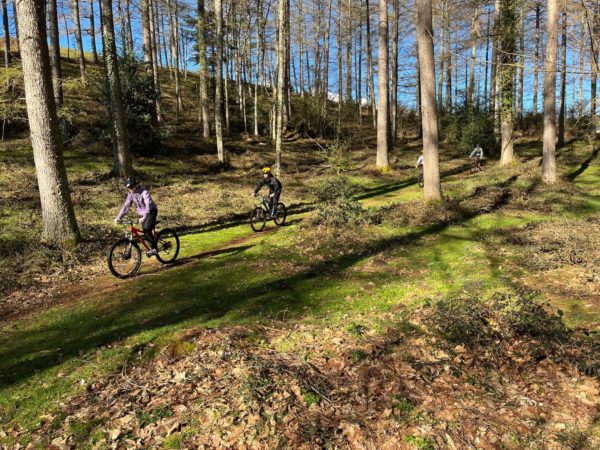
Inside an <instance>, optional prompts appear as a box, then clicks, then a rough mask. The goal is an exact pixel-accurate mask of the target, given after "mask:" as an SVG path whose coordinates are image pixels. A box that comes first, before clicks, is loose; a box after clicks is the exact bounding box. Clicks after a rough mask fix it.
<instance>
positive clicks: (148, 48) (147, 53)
mask: <svg viewBox="0 0 600 450" xmlns="http://www.w3.org/2000/svg"><path fill="white" fill-rule="evenodd" d="M148 1H149V0H142V4H141V15H142V17H141V19H142V38H143V52H144V65H145V66H146V75H147V76H148V78H149V79H150V80H152V86H153V87H154V86H156V83H155V80H154V70H153V66H154V62H153V59H154V56H153V54H152V34H151V32H150V4H149V3H148ZM150 103H151V105H150V111H151V115H152V118H151V121H152V126H153V127H158V126H159V121H158V115H157V113H156V103H155V101H154V100H150Z"/></svg>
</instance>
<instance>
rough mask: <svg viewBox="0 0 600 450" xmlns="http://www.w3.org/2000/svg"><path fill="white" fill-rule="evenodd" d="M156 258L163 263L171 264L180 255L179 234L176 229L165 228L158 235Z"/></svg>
mask: <svg viewBox="0 0 600 450" xmlns="http://www.w3.org/2000/svg"><path fill="white" fill-rule="evenodd" d="M156 240H157V243H156V252H157V253H156V258H157V259H158V260H159V261H160V262H161V263H163V264H171V263H173V262H174V261H175V260H176V259H177V255H179V236H178V235H177V233H176V232H175V231H174V230H171V229H169V228H165V229H164V230H161V231H160V232H159V233H158V236H157V237H156Z"/></svg>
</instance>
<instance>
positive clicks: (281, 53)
mask: <svg viewBox="0 0 600 450" xmlns="http://www.w3.org/2000/svg"><path fill="white" fill-rule="evenodd" d="M286 9H287V0H279V11H278V20H277V98H276V102H275V114H276V123H275V174H276V175H277V176H280V175H281V150H282V148H281V147H282V145H283V108H284V104H283V103H284V98H283V97H284V92H285V66H286V61H285V45H286V38H285V12H286ZM340 101H341V99H340Z"/></svg>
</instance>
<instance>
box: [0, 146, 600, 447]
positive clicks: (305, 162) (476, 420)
mask: <svg viewBox="0 0 600 450" xmlns="http://www.w3.org/2000/svg"><path fill="white" fill-rule="evenodd" d="M313 145H314V144H313V143H311V142H297V143H289V144H288V145H287V147H288V148H287V149H286V161H287V165H286V168H285V170H284V173H285V175H284V176H283V177H282V179H283V183H284V186H285V191H284V197H283V200H284V201H285V202H286V203H288V205H289V206H290V212H291V214H290V217H289V222H288V224H287V225H286V226H285V227H283V228H280V229H275V228H274V227H273V225H270V226H269V229H268V231H267V232H263V233H258V234H257V233H253V232H252V230H251V229H250V227H249V225H248V223H247V222H246V220H245V219H246V217H247V215H248V213H249V211H250V209H251V207H252V205H253V200H252V199H251V198H250V197H249V193H250V192H251V190H252V187H253V185H254V183H255V181H256V178H257V175H256V173H257V169H258V168H259V167H260V165H261V164H263V163H267V162H268V161H269V154H268V153H267V152H266V151H265V150H264V147H263V146H261V145H259V144H257V145H256V147H253V146H252V145H247V146H242V144H240V150H239V151H238V153H237V154H236V155H235V157H234V158H232V167H231V168H230V169H228V170H227V171H224V172H220V171H217V170H216V169H215V167H214V164H213V163H212V159H213V156H212V155H208V154H190V153H189V151H188V150H186V149H180V150H173V151H172V152H170V153H169V154H168V155H163V156H157V157H155V158H151V159H140V160H138V161H137V166H138V167H139V169H140V172H141V173H142V176H143V177H144V179H145V180H147V182H148V184H149V185H150V186H151V189H152V193H153V196H154V198H155V199H156V201H157V203H158V204H159V208H160V215H161V216H162V218H163V219H164V220H165V225H169V226H175V227H177V228H178V229H179V230H180V231H181V233H182V238H181V243H182V251H181V255H180V262H179V263H178V264H177V265H175V266H172V267H161V266H159V265H157V264H156V263H155V262H154V261H149V260H144V263H143V267H142V273H141V275H139V276H137V277H135V278H133V279H130V280H126V281H121V280H117V279H115V278H112V277H111V276H110V274H109V273H108V270H107V268H106V262H105V260H104V251H105V249H106V246H107V245H108V243H109V242H110V240H111V239H112V238H114V237H115V236H118V234H119V233H120V232H122V231H123V230H122V229H121V228H119V227H118V226H115V225H113V224H111V219H112V218H113V217H114V215H115V214H116V212H117V211H118V208H119V205H120V203H121V201H122V200H123V197H124V195H125V193H124V191H123V189H122V187H120V186H119V184H118V183H117V181H116V180H112V179H108V178H106V177H103V175H102V174H103V173H105V172H106V170H107V168H108V167H109V164H110V160H109V158H108V157H107V156H106V155H104V156H103V155H102V154H101V153H100V152H99V153H98V155H95V157H94V158H89V153H87V152H89V151H91V150H89V149H88V150H86V153H84V152H82V151H79V152H76V151H69V153H68V155H67V164H68V167H69V176H70V180H71V184H72V188H73V196H74V199H75V203H76V210H77V214H78V218H79V221H80V223H81V225H82V230H83V233H84V236H85V237H86V240H87V242H86V243H84V244H83V246H82V248H83V250H80V251H79V253H76V252H75V253H73V255H71V256H70V258H72V259H68V258H69V256H67V257H66V258H67V259H66V260H65V261H56V262H54V263H53V262H52V261H51V259H52V257H53V256H54V255H55V253H54V252H55V251H54V250H52V249H48V248H45V247H41V248H40V246H38V245H35V237H32V230H35V229H38V228H39V219H38V218H37V216H36V212H37V206H36V193H35V189H36V187H35V182H34V179H33V177H32V174H33V167H32V162H31V160H30V150H29V149H28V148H27V145H26V143H25V142H24V141H12V142H10V143H9V144H8V145H6V144H5V145H3V148H2V153H1V155H2V164H3V165H5V166H7V167H3V170H2V174H3V175H2V178H1V182H2V184H3V186H2V189H1V191H2V195H3V196H5V197H9V196H11V197H10V198H5V199H4V200H6V201H5V202H4V203H3V204H4V205H7V206H6V207H3V208H6V209H4V210H3V214H2V217H1V219H0V220H2V233H3V236H2V240H3V241H4V243H3V245H5V246H9V247H5V248H4V250H5V251H6V250H7V249H8V250H9V251H10V253H7V255H9V257H5V258H4V262H3V266H2V270H3V271H4V273H5V274H8V275H10V277H11V280H12V282H11V284H10V285H6V286H5V292H6V295H5V297H4V298H3V300H2V302H1V304H0V308H1V309H0V310H1V311H2V313H3V319H2V324H1V325H0V327H1V328H0V446H4V447H6V448H15V447H17V446H18V445H21V446H27V445H28V444H29V445H32V446H33V447H40V448H48V446H51V445H52V446H54V447H56V448H80V447H83V448H85V447H90V448H91V447H95V448H104V447H107V448H133V447H138V448H148V447H162V448H185V447H188V448H189V447H190V446H192V447H195V446H202V445H203V446H204V447H206V448H222V447H233V448H244V447H246V448H275V447H280V446H284V447H285V446H287V447H294V448H303V447H306V448H315V447H318V448H323V447H346V446H349V447H352V448H424V449H426V448H438V447H443V448H453V447H454V448H472V447H478V448H541V447H543V448H590V447H591V446H593V445H598V442H599V441H598V439H599V438H600V426H599V425H598V422H597V419H598V406H599V405H600V403H599V401H600V391H599V387H598V383H597V381H596V379H595V377H594V374H595V372H596V366H597V365H598V363H597V359H596V356H595V353H594V354H591V356H590V354H588V353H585V355H586V357H585V358H584V359H585V363H586V364H583V365H582V364H579V363H580V362H581V361H582V358H581V357H580V353H578V352H581V342H582V341H581V340H578V339H579V338H577V339H575V338H574V337H573V338H571V337H570V338H569V340H568V341H565V340H564V339H563V338H562V337H561V336H562V333H563V331H564V330H563V328H561V327H562V323H563V320H564V323H565V324H566V325H567V326H568V327H569V330H575V331H569V333H573V336H575V335H577V336H588V335H591V336H594V335H595V333H594V331H595V330H597V329H598V328H600V316H599V315H598V306H599V304H600V272H599V267H598V265H597V261H598V257H599V255H600V238H599V236H600V220H598V212H599V211H600V163H599V160H598V158H597V153H598V152H597V150H594V149H591V148H590V147H589V145H588V144H587V143H584V142H579V141H576V142H573V143H572V144H571V145H570V146H569V147H567V148H565V149H564V150H562V151H561V153H560V156H559V162H560V167H561V169H562V177H561V181H560V183H559V184H558V185H557V186H555V187H553V188H546V187H544V186H542V185H541V184H540V179H539V176H538V175H537V174H538V173H539V156H538V155H539V154H540V148H539V146H538V145H537V144H535V143H527V142H523V143H521V144H520V145H519V146H518V147H517V151H518V155H519V162H518V163H517V164H515V165H514V166H512V167H510V168H500V167H498V166H497V165H496V164H494V163H492V164H490V166H489V167H488V168H487V169H486V171H485V172H483V173H480V174H473V175H472V174H469V173H468V162H467V161H466V160H464V159H457V158H453V157H451V155H449V151H446V152H444V155H445V156H444V157H443V164H442V170H443V172H444V174H445V176H444V180H443V188H444V193H445V195H446V196H447V197H448V198H447V200H446V202H445V203H444V204H443V205H430V206H424V205H423V203H422V201H421V200H420V199H421V193H420V189H419V187H418V186H417V185H416V178H415V175H416V174H415V170H414V169H412V168H411V166H412V163H413V162H414V160H416V156H417V150H416V149H415V148H413V147H412V146H410V145H409V146H406V147H404V148H398V149H396V150H395V151H394V155H393V158H394V163H395V164H394V165H395V167H396V170H394V171H392V172H390V173H389V174H385V175H379V174H377V173H376V172H374V171H370V170H369V168H368V167H365V166H364V161H368V160H369V157H371V156H372V155H371V153H372V152H370V151H369V148H368V147H369V145H368V143H367V146H366V148H365V149H355V150H352V152H351V155H352V168H351V170H349V171H348V175H349V176H350V177H351V179H352V180H353V182H354V183H356V184H357V186H359V193H358V194H357V197H358V198H359V199H360V201H361V204H362V205H363V207H364V208H366V209H368V210H369V211H371V212H372V213H373V216H375V217H377V220H373V221H367V222H365V223H362V224H360V225H359V226H353V225H348V226H345V227H334V228H331V227H325V226H318V225H315V224H314V223H313V218H314V215H315V213H314V212H313V209H314V208H315V206H316V205H315V204H314V194H313V192H314V189H315V186H316V185H318V184H319V182H320V180H322V179H324V177H325V176H326V175H327V173H328V169H327V167H326V165H325V164H324V163H323V161H322V159H320V158H319V157H318V156H316V154H315V152H314V150H313V151H312V152H311V153H308V152H309V147H311V146H313ZM307 153H308V154H312V155H315V156H314V157H313V158H308V157H307ZM174 155H177V157H176V158H174ZM7 168H10V170H6V169H7ZM11 245H12V246H13V247H10V246H11ZM65 263H66V264H65ZM65 265H66V267H67V269H65V268H64V267H65ZM530 291H535V292H536V293H537V294H536V295H537V296H538V298H539V299H541V300H543V301H548V302H549V303H550V305H549V306H548V308H545V309H542V310H535V309H534V310H529V309H526V311H525V312H526V315H527V314H529V316H528V317H529V319H530V320H533V321H534V322H535V323H533V325H531V324H530V325H531V326H532V327H533V328H535V327H536V326H538V325H539V327H538V328H535V329H536V330H538V331H539V333H538V335H529V336H528V335H523V334H522V333H516V334H514V333H513V334H511V333H508V334H506V333H504V332H503V333H500V334H494V333H496V331H497V330H505V329H508V328H511V327H512V328H511V329H516V328H514V323H513V322H510V321H509V319H507V316H506V315H505V314H504V313H501V312H498V311H505V310H506V308H505V307H503V306H498V305H501V304H503V303H502V301H499V300H498V298H499V296H502V298H505V299H507V298H508V299H511V300H510V301H511V302H513V304H516V305H518V307H519V308H521V309H522V307H523V305H525V304H526V301H525V300H523V299H524V298H528V296H530V295H531V294H530V293H529V292H530ZM456 299H458V302H459V304H461V305H467V308H471V307H472V306H473V304H474V303H473V300H477V299H482V300H483V302H482V304H486V305H487V304H489V305H496V306H494V307H492V306H490V308H492V309H491V310H489V311H487V312H486V313H485V314H489V315H490V317H492V318H493V319H490V320H488V319H486V320H484V321H483V322H482V323H486V324H489V323H492V324H494V325H493V326H492V328H493V329H494V330H496V331H493V333H492V331H490V330H491V329H488V328H486V326H488V325H485V326H484V325H481V324H480V325H481V327H483V328H481V327H480V328H477V327H475V328H476V329H474V330H471V329H470V328H469V327H470V326H471V325H472V324H473V323H475V324H477V323H478V320H476V318H477V317H479V315H480V314H481V311H479V310H478V309H477V308H478V307H476V308H475V309H461V308H458V309H456V308H455V306H456V303H452V302H453V301H456ZM444 302H449V303H444ZM477 304H479V303H477ZM440 305H441V306H440ZM453 305H454V306H453ZM496 307H497V308H500V309H493V308H496ZM444 308H446V309H444ZM502 308H504V309H502ZM526 308H529V306H527V307H526ZM557 309H560V310H561V313H562V317H560V316H558V315H556V310H557ZM461 314H462V315H461ZM497 314H500V316H498V317H500V318H497V317H496V315H497ZM503 314H504V315H503ZM445 316H447V317H446V319H445V318H444V317H445ZM465 317H466V318H467V320H466V321H465V322H464V323H463V325H464V326H465V327H466V329H467V331H468V332H467V334H466V336H462V337H461V336H456V333H455V332H456V330H454V331H452V330H453V329H452V326H451V324H450V325H449V324H448V323H447V322H448V321H449V320H450V319H448V318H452V319H451V320H452V321H455V322H456V323H459V324H460V323H462V322H460V320H462V319H465ZM532 317H533V319H532ZM538 319H539V323H538ZM555 319H556V320H555ZM506 321H508V322H506ZM556 321H558V322H560V324H561V326H560V327H558V328H556V326H555V325H556ZM509 322H510V323H509ZM507 324H508V325H507ZM540 324H541V325H540ZM507 327H508V328H507ZM565 329H566V328H565ZM490 333H492V334H493V335H494V337H493V338H491V340H490V339H488V338H489V336H490ZM498 333H499V332H498ZM540 336H542V337H543V339H542V338H541V337H540ZM573 339H575V340H573ZM557 342H560V343H561V345H560V346H557V345H558V344H556V343H557ZM586 342H587V341H586ZM589 345H590V346H592V344H589ZM593 345H595V344H593ZM594 348H595V347H594ZM586 352H587V350H586ZM598 366H600V365H598ZM586 372H587V373H588V375H586ZM498 412H501V413H500V414H498Z"/></svg>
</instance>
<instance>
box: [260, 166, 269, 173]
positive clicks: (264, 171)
mask: <svg viewBox="0 0 600 450" xmlns="http://www.w3.org/2000/svg"><path fill="white" fill-rule="evenodd" d="M270 171H271V168H270V167H264V168H263V170H262V173H269V172H270Z"/></svg>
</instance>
